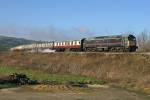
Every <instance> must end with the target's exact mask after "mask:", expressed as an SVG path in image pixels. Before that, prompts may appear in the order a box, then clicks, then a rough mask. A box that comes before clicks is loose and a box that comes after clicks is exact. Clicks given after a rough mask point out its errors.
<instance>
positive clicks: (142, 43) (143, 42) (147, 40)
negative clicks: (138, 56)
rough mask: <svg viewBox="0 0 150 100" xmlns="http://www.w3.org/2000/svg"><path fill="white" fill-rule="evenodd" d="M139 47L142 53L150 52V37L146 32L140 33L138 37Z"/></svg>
mask: <svg viewBox="0 0 150 100" xmlns="http://www.w3.org/2000/svg"><path fill="white" fill-rule="evenodd" d="M138 45H139V50H140V51H144V52H147V51H150V37H149V35H148V32H147V31H146V30H144V31H143V32H141V33H139V35H138Z"/></svg>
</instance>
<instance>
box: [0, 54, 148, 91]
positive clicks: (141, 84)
mask: <svg viewBox="0 0 150 100" xmlns="http://www.w3.org/2000/svg"><path fill="white" fill-rule="evenodd" d="M0 62H1V63H3V64H7V65H13V66H14V65H17V66H20V67H21V66H23V67H27V68H32V69H34V68H36V69H39V70H43V71H45V72H48V73H52V74H56V73H60V74H66V73H67V74H68V73H69V74H74V75H84V76H90V77H95V78H98V79H105V80H107V81H108V82H111V83H116V84H117V85H119V86H121V87H125V88H129V89H135V90H142V91H145V92H147V91H148V92H149V90H150V56H148V55H137V54H135V55H131V54H117V55H112V54H111V55H109V54H107V55H106V54H99V53H87V54H85V53H83V54H78V53H52V54H21V53H16V54H14V53H10V54H0Z"/></svg>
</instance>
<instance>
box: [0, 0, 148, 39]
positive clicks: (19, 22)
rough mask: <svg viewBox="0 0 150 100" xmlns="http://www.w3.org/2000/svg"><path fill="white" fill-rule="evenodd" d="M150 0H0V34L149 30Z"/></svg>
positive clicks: (73, 35)
mask: <svg viewBox="0 0 150 100" xmlns="http://www.w3.org/2000/svg"><path fill="white" fill-rule="evenodd" d="M149 5H150V0H0V34H1V35H6V36H15V37H24V38H28V39H34V40H64V39H78V38H82V37H89V36H100V35H110V34H126V33H131V32H134V34H137V33H139V32H141V31H143V30H148V31H149V30H150V27H149V26H150V6H149Z"/></svg>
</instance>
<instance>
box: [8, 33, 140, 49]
mask: <svg viewBox="0 0 150 100" xmlns="http://www.w3.org/2000/svg"><path fill="white" fill-rule="evenodd" d="M46 48H47V49H51V50H55V51H56V52H65V51H74V52H135V51H136V49H137V48H138V47H137V41H136V37H135V36H134V35H131V34H129V35H113V36H100V37H92V38H83V39H80V40H70V41H51V42H48V43H35V44H29V45H21V46H17V47H14V48H11V51H26V50H34V49H46Z"/></svg>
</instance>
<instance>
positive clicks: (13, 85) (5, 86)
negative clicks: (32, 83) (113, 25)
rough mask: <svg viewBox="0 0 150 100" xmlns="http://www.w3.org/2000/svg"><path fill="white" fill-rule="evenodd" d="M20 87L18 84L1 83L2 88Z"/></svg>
mask: <svg viewBox="0 0 150 100" xmlns="http://www.w3.org/2000/svg"><path fill="white" fill-rule="evenodd" d="M13 87H18V85H16V84H0V89H5V88H13Z"/></svg>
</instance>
